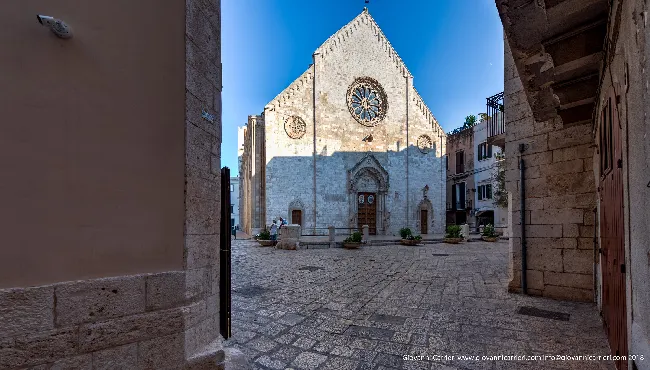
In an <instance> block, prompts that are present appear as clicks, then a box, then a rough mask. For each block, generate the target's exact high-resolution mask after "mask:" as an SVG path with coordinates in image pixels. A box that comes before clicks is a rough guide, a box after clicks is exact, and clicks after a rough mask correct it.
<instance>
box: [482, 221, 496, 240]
mask: <svg viewBox="0 0 650 370" xmlns="http://www.w3.org/2000/svg"><path fill="white" fill-rule="evenodd" d="M483 236H487V237H490V238H493V237H495V236H497V233H496V231H494V225H492V224H487V225H485V226H484V227H483Z"/></svg>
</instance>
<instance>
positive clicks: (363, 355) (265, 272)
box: [226, 240, 613, 370]
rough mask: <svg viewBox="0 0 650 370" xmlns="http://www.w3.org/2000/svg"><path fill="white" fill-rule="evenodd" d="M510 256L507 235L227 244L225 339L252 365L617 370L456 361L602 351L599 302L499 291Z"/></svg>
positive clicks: (595, 365) (598, 365)
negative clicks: (545, 314)
mask: <svg viewBox="0 0 650 370" xmlns="http://www.w3.org/2000/svg"><path fill="white" fill-rule="evenodd" d="M507 252H508V245H507V242H498V243H484V242H472V243H465V244H461V245H448V244H433V245H426V246H421V247H406V246H397V245H390V246H367V247H363V248H361V249H358V250H346V249H338V248H336V249H313V250H312V249H308V250H298V251H288V250H276V249H273V248H263V247H259V246H258V244H257V243H255V242H253V241H249V240H237V241H234V240H233V257H232V262H233V264H232V270H233V282H232V285H233V297H232V306H233V317H232V319H233V324H232V333H233V337H232V338H231V339H229V340H228V341H227V342H226V346H232V347H236V348H239V349H240V350H241V351H242V352H244V353H245V354H246V355H247V356H248V358H249V360H250V362H251V363H252V364H253V367H254V368H256V369H288V368H291V369H337V370H339V369H613V366H612V365H611V364H609V363H605V362H602V361H601V362H599V361H590V362H582V361H550V360H548V361H505V360H504V361H497V360H487V359H486V360H482V359H481V360H476V359H462V358H459V357H460V356H489V355H492V356H496V355H522V356H523V355H544V354H547V355H572V356H576V355H608V354H609V350H608V347H607V342H606V339H605V334H604V331H603V328H602V324H601V321H600V318H599V316H598V314H597V309H596V306H595V305H593V304H584V303H574V302H560V301H554V300H550V299H542V298H534V297H526V296H521V295H516V294H509V293H507V291H506V286H507V282H508V276H507V263H508V259H507ZM521 306H527V307H534V308H537V309H542V310H546V311H555V312H562V313H565V314H568V315H569V318H568V321H563V320H559V319H558V317H556V318H554V319H553V318H541V317H536V316H529V315H522V314H518V313H517V311H518V309H519V307H521ZM409 355H410V356H411V357H407V356H409ZM445 355H446V356H451V355H454V358H445V357H444V356H445ZM418 356H423V357H418ZM427 356H429V357H427ZM437 356H441V357H437Z"/></svg>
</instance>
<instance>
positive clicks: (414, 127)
mask: <svg viewBox="0 0 650 370" xmlns="http://www.w3.org/2000/svg"><path fill="white" fill-rule="evenodd" d="M431 118H432V117H430V114H429V112H428V111H427V110H426V109H424V107H423V103H422V101H421V100H420V99H419V96H418V95H417V94H416V92H415V89H413V87H412V86H411V88H410V89H409V120H408V123H409V192H408V197H409V198H408V199H409V213H410V214H409V227H411V229H412V230H414V231H415V230H418V232H420V230H422V229H421V222H420V209H421V205H423V204H426V203H428V202H431V208H432V209H430V210H428V216H427V217H428V227H427V230H428V232H429V233H442V232H444V225H445V196H444V194H445V193H444V189H445V186H446V181H445V173H444V172H441V171H442V169H443V168H442V165H443V161H442V145H441V138H440V136H439V135H440V134H441V133H442V131H437V130H435V129H434V128H433V124H432V122H431V120H430V119H431ZM424 135H426V136H428V137H429V138H430V139H431V141H432V143H433V147H434V150H432V151H429V152H427V153H423V152H422V151H420V149H419V148H418V138H420V137H421V136H424ZM425 186H428V187H429V190H428V191H427V199H425V198H424V193H423V190H422V189H423V188H424V187H425Z"/></svg>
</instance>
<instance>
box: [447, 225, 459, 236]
mask: <svg viewBox="0 0 650 370" xmlns="http://www.w3.org/2000/svg"><path fill="white" fill-rule="evenodd" d="M461 230H462V229H461V228H460V225H449V226H447V235H445V238H462V237H463V234H462V233H461Z"/></svg>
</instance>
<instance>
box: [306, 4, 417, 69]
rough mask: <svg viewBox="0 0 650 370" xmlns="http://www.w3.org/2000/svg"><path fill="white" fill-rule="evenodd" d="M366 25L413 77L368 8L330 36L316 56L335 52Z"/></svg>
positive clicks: (395, 60)
mask: <svg viewBox="0 0 650 370" xmlns="http://www.w3.org/2000/svg"><path fill="white" fill-rule="evenodd" d="M362 25H366V26H369V27H370V28H372V31H373V32H374V33H375V34H376V35H377V36H378V37H379V41H380V42H381V43H382V44H383V45H384V48H385V50H386V51H387V52H388V55H389V56H390V57H391V58H392V59H393V62H394V63H395V66H396V67H397V68H399V69H400V70H401V71H402V74H403V75H404V76H405V77H406V76H408V77H413V75H411V72H409V70H408V68H406V65H405V64H404V61H402V58H400V57H399V55H398V54H397V52H396V51H395V49H394V48H393V46H392V45H391V44H390V42H389V41H388V39H387V38H386V35H384V33H383V32H382V31H381V28H379V25H378V24H377V22H375V19H374V18H373V17H372V16H371V15H370V13H368V8H363V11H362V12H361V14H359V15H357V16H356V17H354V19H352V20H351V21H350V22H349V23H348V24H346V25H345V26H343V27H342V28H341V29H340V30H338V31H336V33H334V34H333V35H332V36H330V37H329V38H328V39H327V40H325V42H324V43H323V44H322V45H321V46H320V47H319V48H318V49H316V51H315V52H314V53H315V54H321V55H323V56H325V55H327V54H329V53H330V52H332V51H334V50H335V49H336V47H337V46H339V45H340V44H341V42H342V41H345V39H346V38H347V36H348V35H349V34H351V33H352V32H354V30H355V29H356V27H357V26H362Z"/></svg>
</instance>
